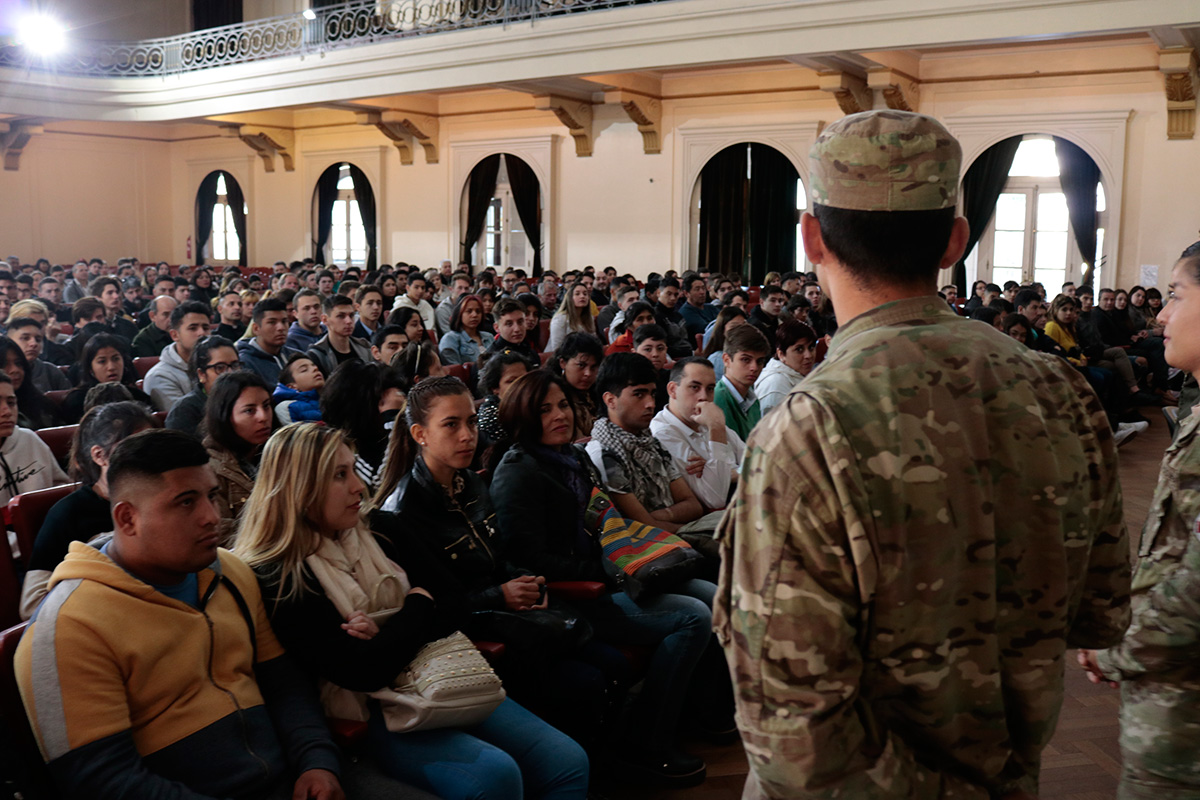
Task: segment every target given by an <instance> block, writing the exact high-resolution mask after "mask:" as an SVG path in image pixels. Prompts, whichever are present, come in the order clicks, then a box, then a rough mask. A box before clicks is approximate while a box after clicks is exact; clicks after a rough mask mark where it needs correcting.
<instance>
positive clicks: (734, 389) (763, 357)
mask: <svg viewBox="0 0 1200 800" xmlns="http://www.w3.org/2000/svg"><path fill="white" fill-rule="evenodd" d="M770 353H771V346H770V345H769V344H768V343H767V337H765V336H763V334H762V331H760V330H759V329H758V328H756V327H754V326H753V325H739V326H738V327H736V328H734V329H733V330H731V331H729V333H728V335H727V336H726V338H725V349H724V350H723V351H722V355H721V361H722V362H723V363H724V364H725V375H724V376H723V377H722V378H721V380H720V382H719V383H718V384H717V389H716V391H715V392H714V394H713V402H715V403H716V404H717V405H718V406H720V407H721V410H722V411H724V412H725V424H726V425H727V426H729V429H730V430H732V431H733V432H734V433H736V434H737V435H738V436H739V437H741V439H742V441H745V440H746V437H747V436H749V435H750V431H751V430H753V429H754V426H755V425H757V424H758V421H759V419H761V418H762V409H761V408H760V407H759V403H758V397H757V396H756V395H755V394H754V382H755V381H756V380H758V375H759V373H760V372H762V369H763V366H764V365H765V364H766V363H767V357H768V356H769V355H770Z"/></svg>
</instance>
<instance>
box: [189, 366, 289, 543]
mask: <svg viewBox="0 0 1200 800" xmlns="http://www.w3.org/2000/svg"><path fill="white" fill-rule="evenodd" d="M274 421H275V414H274V410H273V408H272V405H271V392H270V390H269V389H268V387H267V383H266V381H264V380H263V379H262V378H261V377H260V376H259V375H258V373H256V372H251V371H249V370H237V371H235V372H227V373H226V374H224V375H222V376H221V377H219V378H217V380H216V381H215V382H214V383H213V386H212V390H211V391H210V392H209V393H208V403H207V404H206V405H205V407H204V425H203V431H204V446H205V447H207V448H208V455H209V458H210V460H209V462H208V464H209V466H210V467H212V469H213V472H215V473H216V475H217V498H216V500H215V501H214V503H215V505H216V507H217V511H218V512H219V513H220V515H221V522H220V525H219V526H218V528H219V530H220V532H221V535H222V544H223V546H230V543H231V541H232V537H233V534H234V531H235V530H236V529H237V520H238V517H239V516H240V515H241V513H242V506H244V505H245V504H246V500H248V499H249V497H250V492H251V491H252V490H253V489H254V478H255V476H256V475H257V474H258V462H259V458H260V457H261V455H262V447H263V445H264V444H266V442H267V439H269V438H270V436H271V431H272V430H273V428H274Z"/></svg>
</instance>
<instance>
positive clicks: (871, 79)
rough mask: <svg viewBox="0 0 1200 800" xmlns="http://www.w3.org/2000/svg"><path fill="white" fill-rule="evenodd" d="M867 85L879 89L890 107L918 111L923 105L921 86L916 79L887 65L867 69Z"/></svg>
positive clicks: (898, 109)
mask: <svg viewBox="0 0 1200 800" xmlns="http://www.w3.org/2000/svg"><path fill="white" fill-rule="evenodd" d="M867 86H868V87H870V88H871V89H872V90H874V89H878V90H879V93H880V95H882V97H883V102H884V103H886V104H887V107H888V108H894V109H896V110H897V111H916V110H917V109H918V108H919V107H920V105H921V86H920V84H919V83H917V81H916V80H914V79H913V78H911V77H909V76H908V75H905V74H904V73H903V72H898V71H896V70H894V69H888V68H887V67H881V68H875V69H869V70H867Z"/></svg>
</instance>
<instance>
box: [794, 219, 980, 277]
mask: <svg viewBox="0 0 1200 800" xmlns="http://www.w3.org/2000/svg"><path fill="white" fill-rule="evenodd" d="M955 213H956V212H955V209H953V208H940V209H935V210H932V211H857V210H851V209H845V208H831V207H830V206H826V205H821V204H816V205H814V206H813V216H815V217H816V218H817V222H818V223H819V224H820V226H821V238H822V240H823V241H824V242H825V246H826V247H827V248H828V249H829V251H830V252H831V253H833V255H834V256H836V257H837V260H838V261H840V262H841V263H842V265H843V266H845V268H846V269H847V270H848V271H849V272H850V274H851V275H852V276H853V277H854V279H855V280H856V281H857V282H858V283H861V284H866V285H879V284H885V285H886V284H893V285H905V286H908V285H912V284H917V283H921V282H923V281H927V280H932V279H933V278H934V277H935V276H936V275H937V270H938V264H939V262H940V261H941V258H942V255H943V254H944V253H945V252H946V247H947V245H949V243H950V234H951V232H952V231H953V229H954V218H955Z"/></svg>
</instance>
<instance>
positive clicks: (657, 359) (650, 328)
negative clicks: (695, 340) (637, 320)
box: [633, 323, 671, 411]
mask: <svg viewBox="0 0 1200 800" xmlns="http://www.w3.org/2000/svg"><path fill="white" fill-rule="evenodd" d="M633 352H635V353H637V354H638V355H640V356H645V357H646V358H647V359H648V360H649V361H650V363H651V364H652V365H653V366H654V372H655V374H657V375H658V381H657V382H656V384H655V388H654V410H655V411H661V410H662V409H663V408H664V407H666V405H667V382H668V381H669V380H670V379H671V372H670V370H668V369H667V366H668V365H669V364H670V359H669V358H668V357H667V332H666V331H665V330H663V328H662V326H661V325H658V324H656V323H651V324H649V325H643V326H641V327H640V328H638V329H637V331H635V332H634V334H633Z"/></svg>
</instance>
